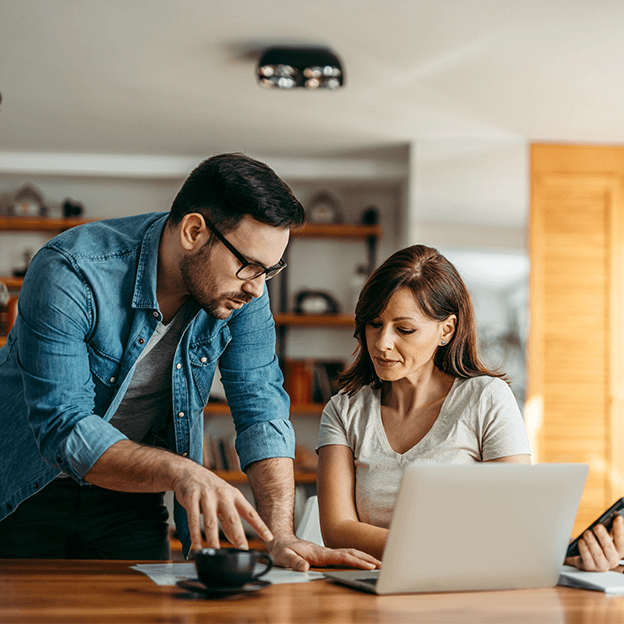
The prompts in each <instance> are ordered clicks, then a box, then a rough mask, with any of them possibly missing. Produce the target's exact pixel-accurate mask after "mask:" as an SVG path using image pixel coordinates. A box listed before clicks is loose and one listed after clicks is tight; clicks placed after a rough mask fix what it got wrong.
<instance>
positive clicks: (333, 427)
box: [317, 376, 531, 528]
mask: <svg viewBox="0 0 624 624" xmlns="http://www.w3.org/2000/svg"><path fill="white" fill-rule="evenodd" d="M380 398H381V390H373V389H372V388H371V387H370V386H365V387H364V388H362V389H361V390H359V391H358V392H357V393H356V394H355V395H354V396H353V397H351V398H349V397H348V396H347V395H346V394H344V393H343V392H340V393H338V394H336V395H335V396H333V397H332V398H331V399H330V401H329V403H328V404H327V405H326V406H325V409H324V410H323V416H322V418H321V426H320V433H319V443H318V447H317V450H318V448H320V447H321V446H327V445H329V444H339V445H342V446H348V447H349V448H351V450H352V451H353V457H354V463H355V504H356V509H357V512H358V516H359V519H360V521H361V522H366V523H368V524H373V525H375V526H380V527H384V528H388V527H389V526H390V520H391V518H392V512H393V510H394V505H395V503H396V497H397V494H398V490H399V485H400V483H401V478H402V476H403V470H404V468H405V466H407V465H408V464H411V463H413V462H435V463H472V462H480V461H488V460H491V459H497V458H499V457H506V456H508V455H521V454H529V453H530V452H531V450H530V447H529V440H528V437H527V434H526V429H525V427H524V422H523V420H522V415H521V414H520V410H519V409H518V404H517V403H516V400H515V398H514V396H513V394H512V392H511V389H510V388H509V386H508V385H507V383H505V382H504V381H503V380H502V379H498V378H495V377H488V376H482V377H473V378H471V379H455V381H454V383H453V386H452V387H451V390H450V392H449V393H448V395H447V396H446V398H445V399H444V403H443V404H442V408H441V409H440V414H439V415H438V418H437V420H436V421H435V423H434V424H433V426H432V427H431V429H430V430H429V431H428V432H427V434H426V435H425V436H424V438H422V440H420V441H419V442H418V443H417V444H416V445H415V446H413V447H412V448H411V449H409V450H408V451H406V452H405V453H403V454H400V453H397V452H395V451H394V450H392V447H391V446H390V443H389V442H388V438H387V436H386V432H385V430H384V427H383V424H382V421H381V409H380V408H381V403H380Z"/></svg>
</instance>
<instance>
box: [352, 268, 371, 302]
mask: <svg viewBox="0 0 624 624" xmlns="http://www.w3.org/2000/svg"><path fill="white" fill-rule="evenodd" d="M368 276H369V271H368V267H367V266H366V265H365V264H358V266H357V267H356V269H355V271H354V273H353V275H352V276H351V282H350V284H349V289H350V293H349V303H350V308H351V312H355V306H356V305H357V302H358V299H359V298H360V293H361V292H362V288H364V284H365V283H366V280H367V279H368Z"/></svg>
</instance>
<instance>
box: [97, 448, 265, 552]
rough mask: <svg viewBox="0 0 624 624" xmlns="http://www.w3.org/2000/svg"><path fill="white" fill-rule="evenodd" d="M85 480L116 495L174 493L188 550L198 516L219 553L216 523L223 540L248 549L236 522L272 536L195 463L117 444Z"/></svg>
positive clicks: (195, 541) (196, 542) (233, 492)
mask: <svg viewBox="0 0 624 624" xmlns="http://www.w3.org/2000/svg"><path fill="white" fill-rule="evenodd" d="M85 481H88V482H89V483H93V484H95V485H99V486H100V487H104V488H108V489H110V490H118V491H120V492H164V491H166V490H173V491H174V492H175V495H176V497H177V499H178V502H179V503H180V504H181V505H182V506H183V507H184V508H185V509H186V514H187V517H188V524H189V531H190V535H191V543H192V548H194V549H201V547H202V534H201V524H202V522H201V516H202V514H203V516H204V531H205V533H206V541H207V543H208V546H209V547H212V548H219V522H221V528H222V529H223V532H224V533H225V536H226V537H227V538H228V540H229V541H230V542H231V543H232V544H233V545H234V546H236V547H238V548H247V547H248V544H247V538H246V537H245V531H244V530H243V525H242V522H241V517H242V518H244V519H245V520H247V522H249V524H250V525H251V527H252V528H253V530H254V531H255V532H256V533H257V534H258V535H259V536H260V537H261V538H262V539H263V540H264V541H270V540H272V539H273V534H272V533H271V531H270V530H269V528H268V527H267V525H266V524H265V523H264V522H263V521H262V519H261V518H260V515H259V514H258V512H257V511H256V510H255V509H254V508H253V506H252V505H251V504H250V503H249V502H248V501H247V499H246V498H245V497H244V496H243V495H242V494H241V492H240V491H239V490H238V489H236V488H235V487H234V486H232V485H230V484H229V483H226V482H225V481H224V480H223V479H220V478H219V477H217V475H215V474H214V473H212V472H210V471H209V470H207V469H206V468H204V467H203V466H200V465H199V464H198V463H196V462H194V461H192V460H190V459H187V458H185V457H180V455H176V454H175V453H172V452H170V451H166V450H164V449H159V448H154V447H151V446H144V445H142V444H137V443H136V442H132V441H130V440H120V441H119V442H116V443H115V444H113V445H112V446H111V447H109V448H108V449H106V451H104V453H102V455H101V456H100V459H98V461H97V462H95V464H94V465H93V466H92V468H91V470H89V472H87V474H86V475H85Z"/></svg>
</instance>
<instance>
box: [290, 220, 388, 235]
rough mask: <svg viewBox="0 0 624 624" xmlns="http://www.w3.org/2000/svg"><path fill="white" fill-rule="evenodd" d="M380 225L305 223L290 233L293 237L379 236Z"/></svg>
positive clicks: (380, 232) (381, 231)
mask: <svg viewBox="0 0 624 624" xmlns="http://www.w3.org/2000/svg"><path fill="white" fill-rule="evenodd" d="M382 234H383V228H382V227H381V225H361V224H359V223H306V224H305V225H304V226H303V227H302V228H301V229H299V230H296V231H294V232H293V233H292V236H293V237H295V238H370V237H371V236H374V237H376V238H381V235H382Z"/></svg>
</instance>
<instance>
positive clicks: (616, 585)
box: [559, 566, 624, 594]
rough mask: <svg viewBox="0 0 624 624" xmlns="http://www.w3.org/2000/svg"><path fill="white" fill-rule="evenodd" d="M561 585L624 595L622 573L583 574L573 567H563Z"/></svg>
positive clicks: (560, 578) (623, 575) (623, 577)
mask: <svg viewBox="0 0 624 624" xmlns="http://www.w3.org/2000/svg"><path fill="white" fill-rule="evenodd" d="M559 585H564V586H566V587H574V588H576V589H591V590H594V591H603V592H605V593H607V594H624V574H622V573H621V572H583V571H582V570H579V569H578V568H574V567H572V566H563V568H562V569H561V576H560V577H559Z"/></svg>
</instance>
